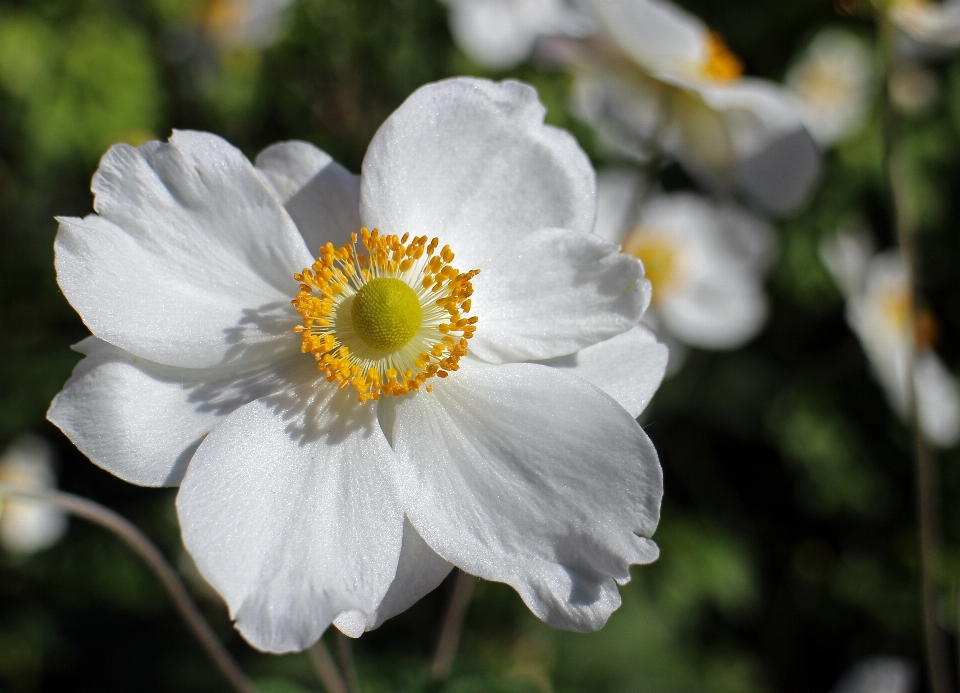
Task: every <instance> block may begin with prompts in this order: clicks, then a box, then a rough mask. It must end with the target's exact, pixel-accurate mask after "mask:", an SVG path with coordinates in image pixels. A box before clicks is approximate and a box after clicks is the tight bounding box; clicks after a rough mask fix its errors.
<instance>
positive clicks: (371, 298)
mask: <svg viewBox="0 0 960 693" xmlns="http://www.w3.org/2000/svg"><path fill="white" fill-rule="evenodd" d="M350 317H351V319H352V320H353V329H355V330H356V331H357V334H358V335H360V339H362V340H363V341H364V342H366V343H367V344H369V345H370V346H372V347H373V348H374V349H379V350H381V351H396V350H397V349H399V348H400V347H402V346H406V345H407V344H408V343H409V342H410V340H411V339H413V338H414V336H415V335H416V334H417V332H419V331H420V325H421V324H422V323H423V308H422V307H421V305H420V299H419V298H417V294H416V292H415V291H414V290H413V289H411V288H410V287H409V286H407V285H406V284H404V283H403V282H402V281H400V280H399V279H394V278H393V277H378V278H377V279H372V280H370V281H369V282H368V283H367V284H365V285H364V286H363V288H361V289H360V291H358V292H357V295H356V298H354V299H353V305H352V306H351V310H350Z"/></svg>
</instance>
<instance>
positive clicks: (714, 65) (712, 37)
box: [702, 31, 743, 82]
mask: <svg viewBox="0 0 960 693" xmlns="http://www.w3.org/2000/svg"><path fill="white" fill-rule="evenodd" d="M702 71H703V76H704V77H707V78H709V79H715V80H717V81H718V82H732V81H734V80H737V79H740V76H741V75H742V74H743V62H742V61H741V60H740V58H738V57H737V56H736V55H734V54H733V51H731V50H730V49H729V48H727V44H726V43H724V42H723V39H722V38H721V37H720V34H718V33H717V32H715V31H711V32H709V33H708V34H707V61H706V62H705V63H704V64H703V68H702Z"/></svg>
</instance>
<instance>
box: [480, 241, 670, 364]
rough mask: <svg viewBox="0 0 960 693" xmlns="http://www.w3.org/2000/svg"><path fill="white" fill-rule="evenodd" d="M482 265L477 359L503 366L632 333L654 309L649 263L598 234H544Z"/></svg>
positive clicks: (495, 251) (499, 251) (493, 254)
mask: <svg viewBox="0 0 960 693" xmlns="http://www.w3.org/2000/svg"><path fill="white" fill-rule="evenodd" d="M478 266H479V267H480V270H481V271H480V274H479V275H478V276H477V277H476V278H475V279H474V280H473V286H474V294H473V306H472V314H473V315H476V316H477V317H479V322H478V323H477V333H476V335H475V336H474V338H473V339H472V340H471V341H470V353H472V354H473V355H474V356H478V357H479V358H481V359H484V360H487V361H491V362H495V363H497V362H499V363H502V362H507V361H526V360H535V359H544V358H553V357H555V356H561V355H563V354H570V353H573V352H574V351H578V350H580V349H582V348H584V347H587V346H590V345H591V344H596V343H597V342H601V341H604V340H606V339H609V338H611V337H613V336H614V335H618V334H620V333H622V332H625V331H627V330H629V329H630V328H631V327H633V326H634V325H636V324H637V322H638V321H639V320H640V317H641V316H642V315H643V311H644V310H646V308H647V306H648V305H649V303H650V292H651V289H650V282H649V281H647V280H646V279H644V278H643V267H642V265H641V264H640V263H639V262H638V261H637V260H636V259H635V258H632V257H630V256H628V255H624V254H622V253H620V252H619V251H618V249H617V247H616V246H615V245H613V244H612V243H608V242H607V241H604V240H603V239H602V238H600V237H598V236H595V235H594V234H586V233H580V232H577V231H566V230H563V229H547V230H544V231H538V232H536V233H532V234H529V235H526V236H523V237H522V238H520V239H517V240H515V241H513V242H510V243H505V244H504V245H503V246H502V247H495V248H491V249H490V250H489V255H488V258H487V259H485V260H484V261H483V262H481V263H479V265H478Z"/></svg>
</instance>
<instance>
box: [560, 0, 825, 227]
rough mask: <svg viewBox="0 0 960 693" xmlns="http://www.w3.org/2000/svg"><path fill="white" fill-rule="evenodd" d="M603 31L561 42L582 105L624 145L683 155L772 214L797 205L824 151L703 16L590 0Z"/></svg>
mask: <svg viewBox="0 0 960 693" xmlns="http://www.w3.org/2000/svg"><path fill="white" fill-rule="evenodd" d="M591 4H592V7H593V8H594V10H595V12H596V16H597V18H598V20H599V24H600V27H601V31H600V34H599V37H598V38H597V39H595V40H592V41H582V42H571V41H555V42H554V44H553V51H552V52H553V53H554V54H555V56H556V58H557V59H559V60H562V61H566V62H568V63H570V64H571V65H572V66H573V69H574V71H575V72H576V75H577V81H576V83H575V87H574V90H575V94H574V98H575V106H576V108H577V110H578V111H579V112H580V113H581V114H582V115H583V116H584V117H585V118H586V119H587V120H589V121H590V122H592V123H593V124H595V125H596V126H597V128H598V131H599V134H600V135H601V137H602V138H603V139H604V140H605V141H606V142H607V143H608V144H609V145H611V146H613V147H614V148H616V149H618V150H620V151H621V152H623V153H625V154H627V155H631V156H638V157H648V156H650V155H651V154H652V152H654V151H656V150H663V151H665V152H666V153H668V154H670V155H672V156H675V157H676V158H677V159H678V160H679V161H680V162H681V163H682V164H683V165H684V166H685V167H686V168H687V169H688V170H689V171H690V172H691V173H692V174H693V175H694V176H696V177H697V178H698V179H699V180H700V181H701V182H703V183H704V184H706V185H707V186H708V187H713V188H722V189H727V190H736V191H738V192H739V193H741V194H742V195H743V196H744V197H745V198H746V199H747V201H749V202H750V203H751V204H755V205H757V206H759V207H760V208H762V209H764V210H767V211H771V212H777V213H781V212H786V211H789V210H792V209H795V208H797V207H799V206H800V205H801V204H803V203H804V202H805V201H806V199H807V198H808V196H809V193H810V191H811V189H812V186H813V185H814V183H815V182H816V179H817V177H818V173H819V166H820V153H819V149H818V147H817V146H816V143H815V142H814V141H813V139H812V138H811V137H810V134H809V133H808V132H807V131H806V129H805V128H804V126H803V122H802V121H801V119H800V115H799V113H798V111H797V108H796V106H795V104H794V101H793V99H792V98H791V97H790V96H789V95H788V94H787V93H786V92H785V91H784V90H783V89H782V88H781V87H779V86H778V85H776V84H774V83H773V82H770V81H768V80H763V79H757V78H749V77H743V76H742V64H741V62H740V60H739V59H738V58H737V57H736V56H735V55H734V54H733V53H731V51H730V50H729V49H728V48H727V46H726V45H725V44H724V42H723V40H722V39H721V38H720V36H719V35H718V34H716V33H715V32H712V31H710V29H709V28H708V27H707V26H706V25H704V23H703V22H701V21H700V20H699V19H698V18H696V17H694V16H693V15H690V14H688V13H687V12H685V11H683V10H681V9H680V8H678V7H676V6H675V5H673V4H672V3H669V2H665V1H664V0H592V3H591Z"/></svg>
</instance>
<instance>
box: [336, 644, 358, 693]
mask: <svg viewBox="0 0 960 693" xmlns="http://www.w3.org/2000/svg"><path fill="white" fill-rule="evenodd" d="M337 659H339V660H340V669H342V670H343V673H344V679H345V682H346V687H347V693H359V691H360V677H359V676H357V663H356V661H354V659H353V643H352V642H351V640H350V638H348V637H347V636H346V635H344V634H343V633H341V632H340V631H337Z"/></svg>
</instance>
